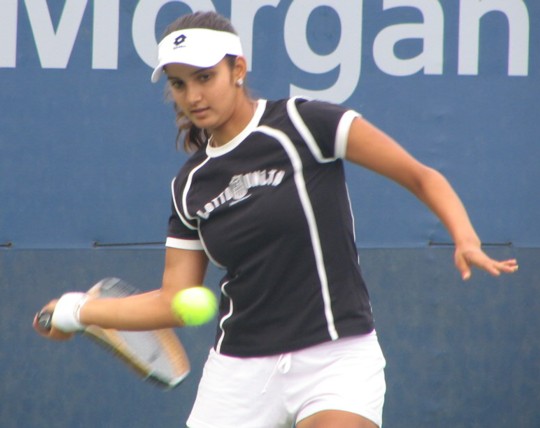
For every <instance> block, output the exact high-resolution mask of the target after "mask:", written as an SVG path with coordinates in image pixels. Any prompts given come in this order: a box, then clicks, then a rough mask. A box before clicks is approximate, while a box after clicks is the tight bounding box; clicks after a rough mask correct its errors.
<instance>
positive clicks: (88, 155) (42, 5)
mask: <svg viewBox="0 0 540 428" xmlns="http://www.w3.org/2000/svg"><path fill="white" fill-rule="evenodd" d="M212 9H213V10H217V11H218V12H221V13H222V14H224V15H226V16H228V17H230V18H231V20H232V22H233V24H234V25H235V27H236V28H237V30H238V32H239V33H240V35H241V37H242V40H243V43H244V50H245V53H246V57H247V58H248V62H249V65H250V73H249V78H248V85H249V86H250V88H251V90H252V93H253V95H254V96H257V97H265V98H282V97H288V96H290V95H301V94H303V95H306V96H309V97H314V98H320V99H325V100H330V101H334V102H338V103H343V104H344V105H347V106H349V107H350V108H352V109H355V110H357V111H359V112H360V113H362V115H363V116H364V117H366V118H367V119H368V120H370V121H372V122H373V123H375V124H376V125H378V126H379V127H381V128H382V129H383V130H385V131H386V132H387V133H389V134H390V135H391V136H393V137H394V138H395V139H396V140H398V141H399V142H400V143H401V144H402V145H403V146H405V147H406V148H407V150H409V151H410V152H411V153H413V154H414V155H415V156H417V157H418V158H419V159H420V160H422V161H424V162H426V163H428V164H429V165H432V166H433V167H435V168H437V169H439V170H441V171H442V172H443V173H444V174H445V175H446V176H447V177H448V178H449V179H450V181H451V182H452V183H453V184H454V186H455V188H456V189H457V190H458V192H459V194H460V195H461V196H462V198H463V200H464V202H465V204H466V205H467V207H468V209H469V212H470V214H471V217H472V220H473V222H474V224H475V225H476V227H477V229H478V231H479V233H480V235H481V237H482V238H483V240H484V241H485V242H487V243H493V244H499V245H505V244H507V243H513V244H514V245H521V246H538V244H539V242H540V227H539V220H538V213H539V212H540V197H539V196H540V191H539V190H538V188H539V186H540V168H538V165H537V164H538V162H539V159H540V144H539V142H538V136H539V135H540V124H539V122H540V121H539V120H538V116H539V112H540V109H539V107H540V101H539V100H540V81H539V72H538V70H539V58H538V54H539V49H538V40H539V37H538V36H539V34H538V28H539V24H540V5H539V3H538V2H534V1H532V0H530V1H522V0H505V1H499V0H461V1H457V0H456V1H435V0H432V1H429V0H363V1H362V0H326V1H323V0H295V1H290V0H283V1H279V0H260V1H255V0H250V1H248V0H228V1H218V0H215V1H210V0H190V1H165V0H140V1H127V0H123V1H120V0H94V1H87V0H70V1H66V2H57V1H46V0H26V1H21V0H19V1H17V0H2V2H1V3H0V111H1V114H0V200H1V204H0V245H2V246H4V247H9V246H10V245H11V246H12V247H13V248H81V247H82V248H84V247H89V246H92V245H94V243H96V242H97V243H98V245H102V244H103V245H108V244H118V243H122V244H133V243H143V244H144V243H154V242H163V241H164V238H165V231H166V224H167V218H168V215H169V212H170V201H169V186H170V180H171V178H172V177H173V176H174V174H175V173H176V171H177V169H178V168H179V166H180V165H181V164H182V163H183V161H184V160H185V158H186V155H185V154H184V153H183V152H181V151H176V149H175V137H176V129H175V124H174V114H173V110H172V106H171V104H170V103H168V102H167V101H166V99H165V91H164V84H163V81H162V82H160V83H158V84H156V85H154V84H151V83H150V72H151V65H152V64H154V63H155V54H156V43H157V41H158V40H159V37H160V34H161V33H162V31H163V29H164V28H165V26H166V25H167V24H168V23H169V22H170V21H172V20H173V19H174V18H176V17H177V16H179V15H181V14H184V13H189V12H190V11H191V10H212ZM347 173H348V177H349V187H350V191H351V200H352V203H353V205H354V210H355V215H356V224H357V236H358V241H359V245H360V246H366V247H386V246H388V247H407V246H425V245H428V244H429V243H442V244H445V243H448V242H449V238H448V236H447V234H446V232H445V231H444V228H443V227H442V226H441V225H440V224H439V222H438V221H437V220H436V219H435V217H434V216H433V215H431V214H430V213H429V212H428V211H427V209H426V208H425V207H423V206H422V205H421V204H420V203H419V202H417V201H416V200H415V199H414V198H413V197H412V196H411V195H409V194H408V193H407V192H405V191H403V190H402V189H401V188H399V187H398V186H396V185H395V184H393V183H390V182H388V181H387V180H386V179H383V178H381V177H378V176H376V175H374V174H372V173H370V172H368V171H365V170H362V169H361V168H358V167H354V166H348V168H347Z"/></svg>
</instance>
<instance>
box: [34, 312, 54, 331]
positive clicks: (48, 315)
mask: <svg viewBox="0 0 540 428" xmlns="http://www.w3.org/2000/svg"><path fill="white" fill-rule="evenodd" d="M37 323H38V325H39V326H40V327H41V329H42V330H45V331H49V330H50V329H51V328H52V312H40V313H38V315H37Z"/></svg>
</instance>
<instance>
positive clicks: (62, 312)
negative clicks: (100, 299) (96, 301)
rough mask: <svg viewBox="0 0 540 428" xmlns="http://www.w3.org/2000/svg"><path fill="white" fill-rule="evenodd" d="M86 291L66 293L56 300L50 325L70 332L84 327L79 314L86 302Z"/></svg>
mask: <svg viewBox="0 0 540 428" xmlns="http://www.w3.org/2000/svg"><path fill="white" fill-rule="evenodd" d="M87 299H88V296H87V294H86V293H66V294H64V295H63V296H62V297H60V299H59V300H58V303H57V304H56V307H55V308H54V312H53V315H52V320H51V322H52V325H53V326H54V327H55V328H57V329H58V330H61V331H63V332H64V333H72V332H76V331H81V330H84V329H85V327H86V326H85V325H83V324H81V320H80V317H79V314H80V312H81V308H82V306H83V305H84V304H85V303H86V300H87Z"/></svg>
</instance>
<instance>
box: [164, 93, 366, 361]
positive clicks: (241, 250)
mask: <svg viewBox="0 0 540 428" xmlns="http://www.w3.org/2000/svg"><path fill="white" fill-rule="evenodd" d="M356 116H358V113H356V112H354V111H352V110H347V109H345V108H343V107H341V106H338V105H334V104H330V103H326V102H322V101H308V100H305V99H301V98H291V99H288V100H280V101H267V100H259V101H258V107H257V110H256V113H255V115H254V117H253V119H252V120H251V122H250V123H249V124H248V126H247V127H246V128H245V129H244V130H243V131H242V132H241V133H240V134H239V135H237V136H236V137H235V138H234V139H233V140H231V141H230V142H228V143H227V144H225V145H223V146H220V147H211V146H209V145H206V146H205V147H203V148H201V149H200V150H199V151H197V152H196V153H194V154H193V155H192V156H191V157H190V158H189V159H188V160H187V162H186V163H185V164H184V166H183V167H182V168H181V169H180V171H179V173H178V175H177V176H176V178H175V179H174V180H173V182H172V198H173V204H172V205H173V212H172V215H171V217H170V220H169V231H168V238H167V244H166V245H167V246H168V247H174V248H183V249H192V250H204V251H205V252H206V253H207V255H208V257H209V258H210V260H211V261H212V262H213V263H215V264H216V265H217V266H218V267H220V268H222V269H224V270H225V274H224V276H223V278H222V280H221V283H220V287H221V291H222V294H221V300H220V313H219V322H218V326H217V333H216V340H215V349H216V351H217V352H218V353H223V354H227V355H235V356H259V355H272V354H279V353H284V352H290V351H293V350H297V349H301V348H304V347H307V346H310V345H315V344H318V343H321V342H324V341H328V340H335V339H337V338H339V337H344V336H351V335H357V334H365V333H368V332H370V331H372V330H373V328H374V327H373V317H372V312H371V305H370V301H369V296H368V292H367V289H366V286H365V284H364V281H363V279H362V275H361V271H360V266H359V260H358V252H357V247H356V243H355V236H354V224H353V221H354V220H353V214H352V211H351V205H350V200H349V197H348V191H347V187H346V183H345V174H344V168H343V161H342V158H344V156H345V149H346V144H347V136H348V133H349V129H350V125H351V123H352V121H353V120H354V118H355V117H356Z"/></svg>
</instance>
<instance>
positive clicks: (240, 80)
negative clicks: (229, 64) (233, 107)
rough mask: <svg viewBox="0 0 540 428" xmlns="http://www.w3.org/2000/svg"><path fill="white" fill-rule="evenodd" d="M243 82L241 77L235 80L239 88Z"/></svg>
mask: <svg viewBox="0 0 540 428" xmlns="http://www.w3.org/2000/svg"><path fill="white" fill-rule="evenodd" d="M243 84H244V79H242V78H241V77H240V78H239V79H238V80H237V81H236V86H238V87H239V88H240V87H241V86H242V85H243Z"/></svg>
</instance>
